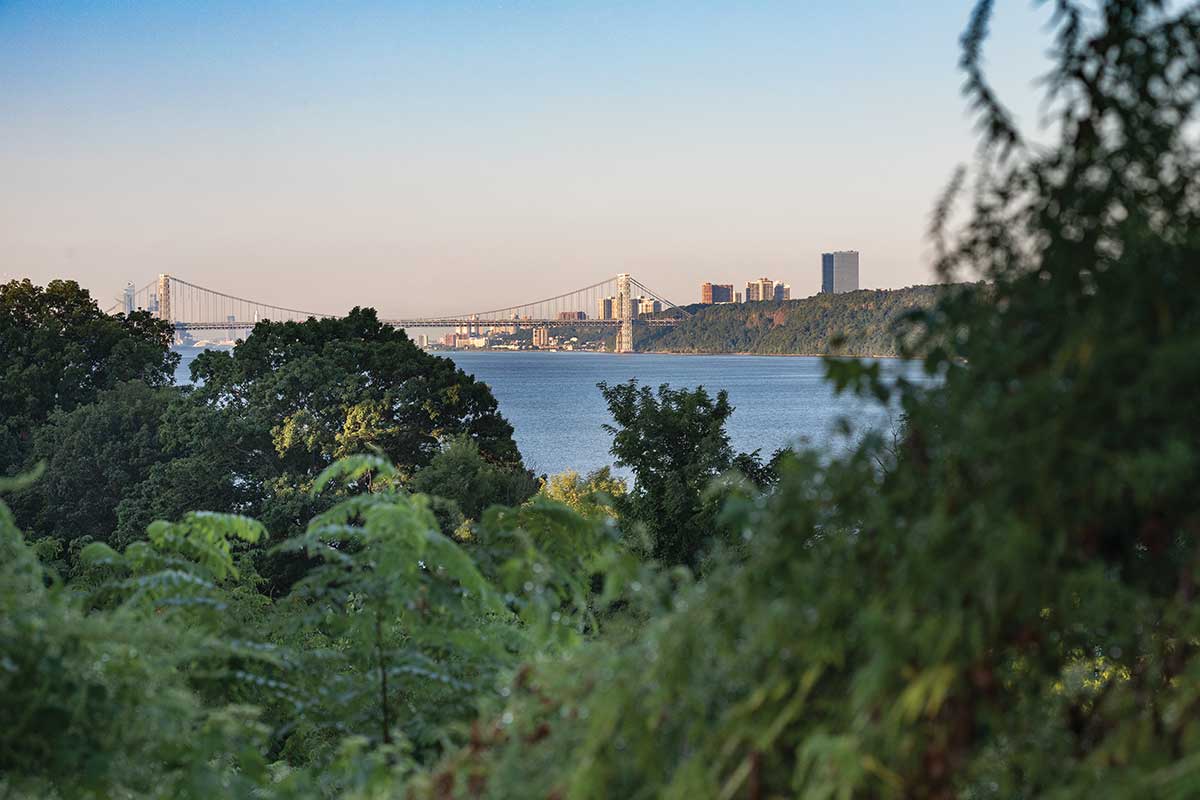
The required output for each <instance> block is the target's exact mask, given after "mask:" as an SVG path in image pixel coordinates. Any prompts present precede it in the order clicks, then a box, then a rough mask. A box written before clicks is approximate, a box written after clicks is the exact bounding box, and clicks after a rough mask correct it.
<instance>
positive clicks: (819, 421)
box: [176, 348, 923, 474]
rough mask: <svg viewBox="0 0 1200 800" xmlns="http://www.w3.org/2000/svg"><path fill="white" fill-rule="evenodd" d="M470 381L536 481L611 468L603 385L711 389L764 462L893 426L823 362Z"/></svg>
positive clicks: (484, 376)
mask: <svg viewBox="0 0 1200 800" xmlns="http://www.w3.org/2000/svg"><path fill="white" fill-rule="evenodd" d="M179 352H181V353H182V354H183V362H182V363H181V364H180V369H179V371H178V372H177V373H176V377H177V380H179V381H180V382H186V381H187V380H188V370H187V364H188V363H189V362H190V361H191V359H192V358H194V357H195V355H196V353H197V352H199V351H197V350H194V349H188V348H184V349H181V350H180V351H179ZM445 355H448V356H449V357H450V358H452V359H454V361H455V363H457V364H458V366H459V367H461V368H462V369H463V370H464V371H465V372H467V373H469V374H472V375H474V376H475V377H476V378H477V379H479V380H481V381H483V382H485V383H487V384H488V385H489V386H491V387H492V392H493V393H494V394H495V396H496V400H497V401H498V402H499V403H500V411H501V413H503V414H504V416H505V417H506V418H507V419H508V421H509V422H511V423H512V426H513V428H514V429H515V432H516V440H517V445H518V446H519V447H520V448H521V453H522V455H523V456H524V458H525V463H526V464H527V465H528V466H529V467H530V468H532V469H534V470H535V471H536V472H538V473H539V474H540V473H549V474H553V473H556V472H561V471H563V470H565V469H575V470H578V471H579V472H587V471H589V470H592V469H596V468H597V467H601V466H604V465H606V464H610V463H611V462H612V456H611V455H610V454H609V452H608V449H609V446H610V445H611V437H610V436H609V434H608V433H606V432H605V431H604V429H603V427H602V426H603V425H604V423H606V422H611V418H610V417H609V415H608V410H607V408H606V407H605V405H604V399H603V398H602V397H601V396H600V391H599V390H598V389H597V388H596V384H597V383H598V382H599V381H607V382H608V383H618V382H621V381H626V380H629V379H630V378H636V379H637V380H638V381H640V382H642V383H645V384H649V385H651V386H658V385H659V384H662V383H668V384H670V385H671V386H673V387H683V386H686V387H689V388H691V387H696V386H704V387H705V388H706V389H708V390H709V391H710V392H711V393H714V394H715V393H716V391H717V390H719V389H725V390H727V391H728V392H729V400H730V402H731V403H732V404H733V406H734V407H735V411H734V412H733V416H732V417H731V418H730V421H729V426H728V430H729V438H730V440H731V442H732V444H733V446H734V448H735V449H737V450H742V451H751V450H760V451H761V452H762V454H763V456H764V457H766V456H770V454H771V453H772V452H773V451H774V450H776V449H778V448H780V447H784V446H787V445H792V444H796V443H808V444H811V445H814V446H817V447H822V448H827V449H830V450H834V451H836V450H838V449H840V448H842V447H845V446H846V444H847V439H846V438H845V437H844V436H841V435H839V434H838V433H837V421H838V420H839V418H843V417H844V418H846V419H848V420H850V421H851V422H852V423H853V424H854V426H855V428H856V429H858V430H862V429H863V428H865V427H870V426H886V425H888V424H890V423H889V417H888V414H887V413H886V412H885V411H884V410H883V409H881V408H880V407H879V406H878V405H877V404H875V403H870V402H864V401H862V400H859V399H858V398H855V397H850V396H846V395H842V396H837V395H835V394H834V392H833V390H832V389H831V388H830V386H829V385H828V384H827V383H826V382H825V380H824V365H823V362H822V359H820V358H809V357H799V356H797V357H776V356H690V355H689V356H684V355H655V354H646V353H639V354H636V355H614V354H607V353H577V352H558V353H555V352H537V351H532V352H487V351H460V352H453V353H446V354H445ZM884 368H885V371H886V372H887V373H888V374H890V375H898V374H903V375H904V376H905V377H907V378H909V379H910V380H915V381H920V380H922V378H923V373H922V372H921V369H920V365H919V364H916V363H913V362H902V361H890V360H889V361H885V362H884Z"/></svg>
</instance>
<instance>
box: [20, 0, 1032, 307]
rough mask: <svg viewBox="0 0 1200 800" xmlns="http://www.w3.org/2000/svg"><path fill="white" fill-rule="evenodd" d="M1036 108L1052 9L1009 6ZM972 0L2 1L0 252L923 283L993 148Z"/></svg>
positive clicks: (318, 295)
mask: <svg viewBox="0 0 1200 800" xmlns="http://www.w3.org/2000/svg"><path fill="white" fill-rule="evenodd" d="M997 5H998V9H997V17H996V21H995V25H994V36H993V39H992V41H991V42H990V43H989V45H988V50H987V53H988V62H989V65H990V68H991V73H992V78H993V81H994V83H995V85H996V86H997V88H998V89H999V91H1000V92H1001V94H1002V96H1003V97H1004V98H1005V99H1006V100H1007V101H1008V102H1009V104H1010V105H1011V106H1012V107H1013V108H1014V109H1015V110H1016V111H1017V113H1018V116H1019V117H1020V119H1021V121H1022V122H1023V123H1025V124H1026V125H1027V126H1029V127H1031V128H1034V127H1036V123H1037V113H1036V112H1037V109H1038V105H1037V99H1036V95H1035V91H1034V86H1033V81H1034V79H1035V78H1036V77H1037V76H1038V75H1040V74H1041V73H1042V72H1044V70H1045V66H1046V62H1045V60H1044V52H1045V50H1046V48H1047V46H1048V43H1049V42H1048V38H1047V36H1046V33H1045V30H1044V25H1045V23H1046V21H1047V19H1048V11H1047V10H1046V9H1044V8H1040V7H1039V8H1035V7H1034V6H1033V4H1031V3H1029V2H1026V0H1009V2H1004V0H1001V1H1000V2H998V4H997ZM969 10H970V9H969V4H968V3H966V2H949V0H933V1H931V2H921V1H920V0H915V1H914V0H908V2H900V1H899V0H896V1H893V0H872V1H869V2H868V1H866V0H862V1H859V0H849V1H843V2H828V3H814V2H804V1H803V0H790V2H705V1H704V0H692V2H653V1H652V0H641V1H640V2H603V3H601V2H566V0H560V1H559V2H550V1H549V0H546V1H540V0H537V1H535V0H514V1H512V2H497V1H495V0H475V1H474V2H455V1H454V0H438V2H343V3H315V2H305V1H304V0H289V1H288V2H254V3H248V2H236V3H234V2H205V3H197V2H173V1H172V0H158V1H157V2H142V1H141V0H127V1H126V2H56V1H55V0H0V120H3V133H2V135H0V176H3V178H2V180H0V278H5V279H7V278H9V277H23V276H29V277H32V278H33V279H35V280H36V281H39V282H44V281H46V280H49V279H50V278H53V277H60V276H61V277H72V278H76V279H78V280H79V281H80V282H81V283H83V284H84V285H85V286H87V287H88V288H90V289H92V290H93V292H94V293H96V294H97V295H98V296H100V297H102V298H105V299H107V298H111V297H113V296H115V295H116V294H117V293H118V292H119V291H120V289H121V287H122V286H123V285H124V283H125V281H127V280H133V281H135V282H137V283H138V284H139V285H140V284H142V283H145V282H146V281H148V280H150V278H152V277H153V275H154V274H156V273H158V272H172V273H174V274H177V275H179V276H180V277H183V278H185V279H187V280H190V281H192V282H194V283H199V284H202V285H208V286H212V287H214V288H218V289H224V290H226V291H231V292H235V293H237V294H243V295H250V296H253V297H256V298H261V299H264V300H271V301H274V302H277V303H281V304H284V305H295V306H301V307H312V308H316V309H317V310H322V311H324V310H329V311H341V310H344V309H346V308H348V307H350V306H352V305H355V304H363V305H374V306H376V307H378V308H379V309H380V310H381V311H382V312H384V313H386V314H406V313H440V312H449V311H455V312H456V311H461V310H463V309H464V307H465V308H471V307H474V305H482V306H485V307H493V306H495V305H496V304H497V303H498V302H501V301H508V300H512V301H513V302H519V301H524V300H529V299H532V298H534V297H535V296H540V295H544V294H547V293H548V291H547V290H550V292H549V293H553V292H555V291H558V290H565V289H569V288H572V287H573V286H575V285H584V284H588V283H591V282H593V281H595V280H598V279H601V278H602V277H605V276H607V275H611V274H615V273H616V272H620V271H629V272H632V273H634V274H635V276H636V277H638V278H639V279H640V280H642V281H643V282H644V283H646V284H647V285H649V286H651V287H653V288H655V289H657V290H659V291H660V292H662V293H664V294H666V295H667V296H668V297H672V299H678V300H679V301H680V302H683V301H694V300H696V299H698V294H699V288H698V287H699V283H700V282H701V281H704V280H712V281H716V282H731V283H735V284H739V285H744V283H745V282H746V280H748V279H750V278H754V277H757V276H759V275H767V276H769V277H772V278H775V279H778V280H783V281H786V282H789V283H791V284H792V286H793V296H805V295H808V294H812V293H813V292H815V291H816V289H817V288H818V286H819V253H820V252H821V251H822V250H828V249H858V250H860V251H861V252H862V282H863V285H864V286H881V287H888V286H903V285H907V284H912V283H919V282H927V281H929V280H930V279H931V274H930V271H929V266H928V264H929V253H928V245H927V242H926V241H925V234H924V232H925V228H926V223H927V218H928V213H929V209H930V207H931V205H932V203H933V202H934V199H935V197H936V195H937V193H938V192H939V191H940V189H941V187H942V186H943V185H944V184H945V182H946V180H947V179H948V177H949V175H950V173H951V171H952V169H953V168H954V166H955V165H956V164H958V163H961V162H964V161H969V160H970V159H971V157H972V155H973V150H974V134H973V131H972V126H971V121H970V119H969V117H968V116H967V115H966V113H965V106H964V103H963V101H962V98H961V97H960V95H959V88H960V85H961V75H960V74H959V73H958V71H957V68H956V61H957V59H958V36H959V34H960V32H961V30H962V28H963V27H964V25H965V23H966V19H967V15H968V13H969Z"/></svg>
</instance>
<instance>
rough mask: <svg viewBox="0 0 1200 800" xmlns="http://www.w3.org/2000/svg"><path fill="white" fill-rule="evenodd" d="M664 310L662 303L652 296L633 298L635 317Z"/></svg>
mask: <svg viewBox="0 0 1200 800" xmlns="http://www.w3.org/2000/svg"><path fill="white" fill-rule="evenodd" d="M662 310H663V306H662V303H660V302H659V301H657V300H655V299H654V298H652V297H635V298H633V315H634V316H635V317H640V316H642V315H643V314H657V313H658V312H659V311H662Z"/></svg>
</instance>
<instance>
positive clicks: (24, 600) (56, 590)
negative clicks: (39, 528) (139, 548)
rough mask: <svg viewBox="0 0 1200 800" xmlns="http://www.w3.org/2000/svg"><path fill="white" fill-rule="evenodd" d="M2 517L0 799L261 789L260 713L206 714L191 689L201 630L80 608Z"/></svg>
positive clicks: (224, 710)
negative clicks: (190, 673)
mask: <svg viewBox="0 0 1200 800" xmlns="http://www.w3.org/2000/svg"><path fill="white" fill-rule="evenodd" d="M0 512H3V513H0V554H2V555H3V557H2V558H0V609H2V610H3V613H0V715H2V716H3V719H4V721H5V724H4V725H3V726H2V727H0V792H3V793H4V794H6V795H9V794H12V795H14V796H24V797H48V796H62V797H82V796H99V797H111V796H144V797H195V798H201V797H211V796H213V793H214V792H218V793H220V794H222V795H224V796H235V797H236V796H243V797H244V796H249V794H250V791H251V789H252V788H253V787H256V786H261V785H262V782H263V781H264V780H265V777H266V773H265V763H264V761H263V759H262V745H263V733H264V730H263V728H262V726H261V725H259V723H258V722H257V719H256V712H255V711H254V710H253V709H250V708H245V707H240V706H236V705H222V706H215V707H208V708H206V707H205V706H204V704H203V703H202V702H201V701H200V698H199V697H198V695H197V694H196V693H195V691H193V690H192V689H191V688H190V687H189V686H188V684H187V678H186V675H187V672H188V671H189V670H192V669H194V667H195V663H196V661H195V659H196V657H197V655H198V653H200V652H203V650H204V641H203V639H204V637H203V635H202V634H198V633H197V632H196V631H194V630H193V629H191V628H189V627H188V626H185V625H177V624H172V620H171V619H170V618H164V617H162V616H161V615H158V614H147V613H143V612H140V611H138V610H135V609H134V608H132V607H127V606H121V607H119V608H117V609H114V610H112V611H108V612H103V613H90V614H89V613H85V611H84V610H83V609H82V608H81V606H80V604H79V601H78V599H79V596H78V595H77V594H73V593H71V592H69V591H67V589H66V588H65V587H63V586H62V585H61V584H58V583H56V582H54V581H51V580H49V576H46V575H44V574H43V571H42V569H41V567H40V566H39V565H38V563H37V561H36V559H35V557H34V555H33V553H32V551H31V550H30V549H29V547H28V546H27V545H26V544H25V543H24V541H23V539H22V537H21V535H20V534H19V533H18V532H17V531H16V529H15V528H13V527H12V525H11V520H10V519H9V517H8V514H7V510H6V509H4V506H3V504H2V503H0ZM99 547H103V545H99ZM90 555H95V554H90Z"/></svg>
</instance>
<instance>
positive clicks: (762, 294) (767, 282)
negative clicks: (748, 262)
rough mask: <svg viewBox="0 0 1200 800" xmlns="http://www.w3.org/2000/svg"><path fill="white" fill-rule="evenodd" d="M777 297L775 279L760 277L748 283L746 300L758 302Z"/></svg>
mask: <svg viewBox="0 0 1200 800" xmlns="http://www.w3.org/2000/svg"><path fill="white" fill-rule="evenodd" d="M774 299H775V281H773V280H771V279H770V278H759V279H758V280H756V281H750V282H749V283H747V284H746V302H747V303H757V302H759V301H762V300H774Z"/></svg>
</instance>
